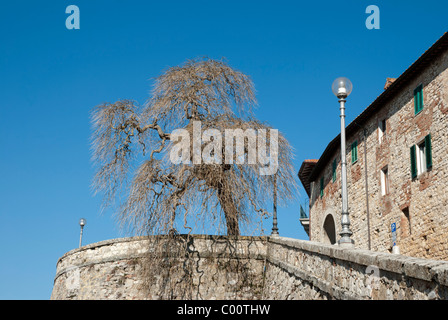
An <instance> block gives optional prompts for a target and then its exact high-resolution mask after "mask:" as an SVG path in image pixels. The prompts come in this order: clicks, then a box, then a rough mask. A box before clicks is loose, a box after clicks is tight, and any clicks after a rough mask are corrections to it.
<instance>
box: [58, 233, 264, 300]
mask: <svg viewBox="0 0 448 320" xmlns="http://www.w3.org/2000/svg"><path fill="white" fill-rule="evenodd" d="M178 239H179V241H181V242H182V241H188V242H186V243H185V244H186V245H187V246H186V247H187V250H188V252H189V253H190V255H189V258H188V259H185V253H182V252H181V253H180V254H179V255H177V256H173V255H171V256H169V255H168V256H166V257H165V259H167V260H166V261H168V263H169V265H170V267H171V268H170V270H171V274H169V275H168V276H166V274H165V275H163V272H159V271H157V274H155V275H154V276H152V278H151V280H150V288H148V287H145V286H144V285H143V284H144V280H145V279H143V278H142V269H141V265H142V264H141V263H140V262H141V261H142V260H141V259H144V258H145V257H146V253H147V252H148V250H153V249H154V242H153V238H147V237H134V238H122V239H114V240H108V241H102V242H98V243H94V244H90V245H87V246H84V247H82V248H79V249H75V250H72V251H70V252H68V253H66V254H65V255H64V256H62V257H61V258H60V259H59V260H58V262H57V268H56V277H55V281H54V288H53V292H52V295H51V299H259V298H260V297H261V293H262V284H263V281H262V280H263V279H262V277H263V270H264V265H265V257H266V241H267V239H266V238H262V237H244V236H240V237H234V238H228V237H220V236H204V235H194V236H191V237H187V236H185V235H180V236H178ZM157 245H160V243H157ZM187 260H188V261H187ZM166 261H165V262H166ZM187 262H188V265H187ZM162 271H163V270H162Z"/></svg>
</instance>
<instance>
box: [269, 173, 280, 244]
mask: <svg viewBox="0 0 448 320" xmlns="http://www.w3.org/2000/svg"><path fill="white" fill-rule="evenodd" d="M273 209H274V210H273V211H274V214H273V215H274V217H273V219H272V233H271V236H272V237H278V236H279V233H278V226H277V174H275V175H274V208H273Z"/></svg>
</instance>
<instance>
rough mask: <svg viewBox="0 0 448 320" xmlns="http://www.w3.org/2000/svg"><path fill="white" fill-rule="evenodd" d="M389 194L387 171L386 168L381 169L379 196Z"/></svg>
mask: <svg viewBox="0 0 448 320" xmlns="http://www.w3.org/2000/svg"><path fill="white" fill-rule="evenodd" d="M388 193H389V170H388V169H387V166H386V167H384V168H383V169H381V195H383V196H384V195H386V194H388Z"/></svg>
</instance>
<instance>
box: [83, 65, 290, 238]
mask: <svg viewBox="0 0 448 320" xmlns="http://www.w3.org/2000/svg"><path fill="white" fill-rule="evenodd" d="M256 104H257V102H256V98H255V90H254V85H253V83H252V81H251V79H250V78H249V77H248V76H246V75H244V74H243V73H241V72H239V71H237V70H235V69H233V68H231V67H230V66H228V65H227V64H226V63H225V62H223V61H216V60H211V59H207V58H205V59H196V60H189V61H187V62H186V63H184V64H183V65H181V66H177V67H171V68H169V69H168V70H166V71H165V72H164V73H163V74H162V75H160V76H159V77H158V78H156V79H155V84H154V87H153V90H152V93H151V97H150V99H149V100H148V101H147V102H146V103H145V104H144V105H143V106H140V105H139V104H138V103H137V102H135V101H132V100H121V101H117V102H115V103H105V104H102V105H100V106H97V107H96V108H95V109H94V110H93V113H92V122H93V127H94V132H93V136H92V138H93V142H92V147H93V159H94V161H95V164H96V166H97V172H96V175H95V177H94V188H95V190H96V191H97V192H102V193H104V200H105V203H106V204H111V203H112V202H113V201H114V200H115V199H116V198H117V197H118V196H119V195H121V194H124V195H125V200H124V201H122V203H121V206H120V210H119V212H120V213H119V218H120V221H121V222H122V223H123V224H124V225H125V226H129V227H131V228H133V229H134V230H135V231H136V232H137V233H140V234H166V233H169V232H170V230H174V228H175V220H176V218H183V221H184V227H185V228H190V230H191V227H190V226H189V224H188V220H189V219H190V218H191V219H199V220H200V219H204V218H205V217H207V219H209V220H213V219H219V217H220V216H222V215H223V217H224V219H225V223H226V227H227V234H228V235H239V234H240V225H241V224H243V223H247V222H249V221H250V218H251V216H252V215H253V214H255V215H258V216H260V215H261V216H263V215H266V214H268V212H267V210H266V206H267V203H269V202H270V200H271V199H272V191H273V186H274V179H273V175H260V169H261V168H263V167H266V163H260V162H256V163H250V164H249V163H241V162H238V161H236V160H237V159H236V158H237V157H238V154H236V152H234V153H233V154H232V157H233V160H235V161H233V163H231V164H229V163H224V161H221V163H217V162H208V163H204V162H201V163H194V161H193V160H194V154H193V153H190V154H189V157H188V159H187V160H189V161H184V162H182V163H173V162H172V161H170V159H169V158H168V156H169V155H170V152H172V151H173V148H174V146H176V143H177V142H178V141H173V139H172V132H173V131H174V130H175V129H184V130H185V132H188V134H189V135H190V136H193V135H194V124H195V122H196V121H197V122H199V121H200V124H201V129H202V130H206V129H214V130H218V132H221V133H222V136H225V137H226V138H228V136H226V130H228V129H235V130H237V129H241V130H243V131H245V130H247V129H250V130H252V129H253V130H255V131H256V132H263V133H266V134H265V137H264V138H265V140H266V144H270V143H273V142H274V141H273V138H275V139H276V140H278V155H277V154H275V156H276V157H277V158H278V171H277V172H276V175H277V196H278V198H279V202H281V201H282V200H284V201H288V200H291V199H292V198H293V197H294V196H295V192H296V182H295V175H294V170H293V165H292V150H291V146H290V145H289V143H288V141H287V140H286V139H285V138H284V137H283V135H281V134H278V136H275V137H274V136H273V135H272V134H271V131H270V129H272V128H271V127H270V126H269V125H267V124H266V123H263V122H261V121H258V120H257V119H255V117H254V114H253V108H254V107H255V106H256ZM170 132H171V133H170ZM232 139H233V138H232ZM213 142H214V140H210V141H206V142H205V143H202V145H201V146H200V148H201V150H202V151H206V150H209V149H210V148H208V149H207V146H209V144H210V143H213ZM275 142H277V141H275ZM193 143H194V142H191V147H192V148H193V149H194V146H193ZM252 147H254V145H252ZM221 148H222V154H225V152H226V149H225V147H224V145H222V146H221ZM259 148H260V145H259V144H257V145H256V146H255V149H256V151H257V152H258V151H260V152H261V150H260V149H259ZM213 150H214V151H213ZM213 150H212V152H211V153H210V154H209V156H210V157H212V158H213V157H214V156H215V155H216V149H213ZM252 151H253V150H251V146H250V144H249V141H248V143H247V144H244V157H246V158H247V157H248V156H249V153H250V152H252ZM269 152H270V151H269V150H266V153H267V155H268V156H271V157H272V156H274V155H273V154H269Z"/></svg>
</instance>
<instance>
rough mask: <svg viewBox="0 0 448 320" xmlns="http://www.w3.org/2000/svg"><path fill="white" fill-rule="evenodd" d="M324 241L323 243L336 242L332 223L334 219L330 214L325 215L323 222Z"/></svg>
mask: <svg viewBox="0 0 448 320" xmlns="http://www.w3.org/2000/svg"><path fill="white" fill-rule="evenodd" d="M324 242H325V243H331V244H335V243H336V227H335V224H334V219H333V216H332V215H331V214H329V215H327V217H326V218H325V222H324Z"/></svg>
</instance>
